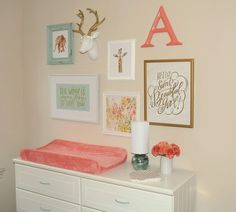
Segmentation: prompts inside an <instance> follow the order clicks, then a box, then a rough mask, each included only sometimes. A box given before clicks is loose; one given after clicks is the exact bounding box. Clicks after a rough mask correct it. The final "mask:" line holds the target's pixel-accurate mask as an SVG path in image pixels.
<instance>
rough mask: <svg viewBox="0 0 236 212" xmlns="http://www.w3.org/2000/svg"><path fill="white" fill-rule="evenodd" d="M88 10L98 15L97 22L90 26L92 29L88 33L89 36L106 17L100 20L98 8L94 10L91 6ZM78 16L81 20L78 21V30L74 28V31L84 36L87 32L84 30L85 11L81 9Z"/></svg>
mask: <svg viewBox="0 0 236 212" xmlns="http://www.w3.org/2000/svg"><path fill="white" fill-rule="evenodd" d="M87 10H88V11H89V13H92V14H94V15H95V17H96V21H95V23H94V24H93V25H92V26H91V27H90V29H89V31H88V33H87V35H88V36H91V34H92V32H95V31H96V30H97V29H98V26H99V25H101V24H102V23H103V22H104V21H105V18H103V19H102V20H101V21H99V17H98V13H97V11H96V10H92V9H90V8H87ZM77 16H78V17H79V18H80V20H81V21H80V23H77V25H78V27H79V28H78V29H77V30H73V32H76V33H79V34H81V35H82V36H84V35H85V34H86V33H84V32H83V30H82V25H83V23H84V13H83V12H82V11H81V10H79V13H78V14H77Z"/></svg>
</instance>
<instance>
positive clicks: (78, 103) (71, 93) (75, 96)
mask: <svg viewBox="0 0 236 212" xmlns="http://www.w3.org/2000/svg"><path fill="white" fill-rule="evenodd" d="M48 79H49V93H50V116H51V117H52V118H56V119H65V120H73V121H82V122H93V123H97V122H98V90H99V88H98V75H49V76H48Z"/></svg>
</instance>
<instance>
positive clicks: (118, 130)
mask: <svg viewBox="0 0 236 212" xmlns="http://www.w3.org/2000/svg"><path fill="white" fill-rule="evenodd" d="M138 99H139V98H138V96H137V95H134V96H132V95H113V94H111V95H109V94H108V95H106V94H105V95H104V110H105V115H104V116H105V117H104V128H105V129H104V130H105V133H107V134H115V135H123V136H130V133H131V122H132V121H134V120H137V118H138V117H139V104H138V101H139V100H138Z"/></svg>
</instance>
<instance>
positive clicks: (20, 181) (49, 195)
mask: <svg viewBox="0 0 236 212" xmlns="http://www.w3.org/2000/svg"><path fill="white" fill-rule="evenodd" d="M14 163H15V174H16V202H17V212H101V211H105V212H144V211H145V212H194V174H193V172H190V171H184V170H174V172H173V174H172V175H171V176H169V177H163V178H161V180H160V181H152V182H146V183H143V182H142V183H138V182H134V181H132V180H131V179H130V173H131V172H133V169H132V167H131V165H130V163H129V162H126V163H124V164H123V165H120V166H118V167H117V168H114V169H113V170H110V171H108V172H106V173H104V174H101V175H92V174H87V173H82V172H76V171H70V170H65V169H60V168H55V167H51V166H46V165H41V164H36V163H31V162H27V161H23V160H20V159H14Z"/></svg>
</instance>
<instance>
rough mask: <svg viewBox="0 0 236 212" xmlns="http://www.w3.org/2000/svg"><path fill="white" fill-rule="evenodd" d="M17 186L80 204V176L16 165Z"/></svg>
mask: <svg viewBox="0 0 236 212" xmlns="http://www.w3.org/2000/svg"><path fill="white" fill-rule="evenodd" d="M15 173H16V187H17V188H22V189H24V190H28V191H32V192H36V193H39V194H43V195H47V196H49V197H54V198H57V199H61V200H65V201H68V202H72V203H77V204H80V198H79V197H80V194H79V192H80V178H78V177H74V176H69V175H66V174H61V173H57V172H53V171H47V170H44V169H38V168H33V167H29V166H24V165H18V164H16V165H15Z"/></svg>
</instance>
